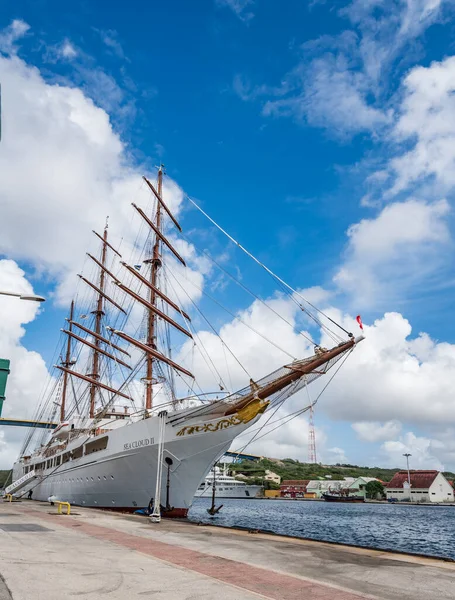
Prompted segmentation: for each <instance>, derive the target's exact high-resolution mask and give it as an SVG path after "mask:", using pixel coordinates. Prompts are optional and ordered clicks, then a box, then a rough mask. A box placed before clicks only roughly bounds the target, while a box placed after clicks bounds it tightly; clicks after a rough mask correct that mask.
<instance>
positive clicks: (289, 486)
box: [280, 479, 309, 498]
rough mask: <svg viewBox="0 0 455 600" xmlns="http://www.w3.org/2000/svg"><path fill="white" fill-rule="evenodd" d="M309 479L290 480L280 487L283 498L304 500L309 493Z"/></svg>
mask: <svg viewBox="0 0 455 600" xmlns="http://www.w3.org/2000/svg"><path fill="white" fill-rule="evenodd" d="M308 483H309V480H308V479H288V480H286V481H283V483H282V484H281V485H280V496H281V497H282V498H304V497H305V493H306V491H307V485H308Z"/></svg>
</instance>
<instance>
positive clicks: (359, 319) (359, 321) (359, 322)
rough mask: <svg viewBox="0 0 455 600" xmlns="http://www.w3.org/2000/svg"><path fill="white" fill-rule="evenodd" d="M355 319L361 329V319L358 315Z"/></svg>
mask: <svg viewBox="0 0 455 600" xmlns="http://www.w3.org/2000/svg"><path fill="white" fill-rule="evenodd" d="M355 320H356V321H357V323H358V324H359V327H360V329H361V330H362V331H363V323H362V319H361V317H360V315H357V316H356V318H355Z"/></svg>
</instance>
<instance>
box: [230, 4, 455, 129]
mask: <svg viewBox="0 0 455 600" xmlns="http://www.w3.org/2000/svg"><path fill="white" fill-rule="evenodd" d="M450 4H453V0H406V1H405V0H388V1H386V2H384V1H383V0H353V2H350V3H348V4H347V6H345V7H343V8H341V9H340V10H339V11H338V14H339V16H341V17H346V18H348V19H349V20H350V23H351V28H350V29H346V30H344V31H343V32H342V33H341V34H339V35H337V36H329V35H323V36H321V37H320V38H319V39H317V40H313V41H311V42H306V43H305V44H303V45H302V46H301V57H300V60H299V62H298V64H297V65H296V66H295V67H294V68H293V69H292V70H291V71H290V72H288V73H287V74H285V75H284V76H283V77H282V80H281V83H280V85H278V86H276V87H275V88H272V87H266V86H260V87H258V88H256V90H254V89H251V88H249V89H248V90H245V89H244V87H243V86H239V85H238V80H237V83H236V85H235V86H234V89H235V90H236V91H237V93H238V94H239V95H240V97H241V98H242V99H243V100H252V99H255V98H256V97H258V96H267V95H269V96H270V98H269V100H268V101H267V102H266V103H265V105H264V108H263V113H264V114H265V115H273V116H287V117H292V118H295V119H297V120H305V121H307V122H308V123H309V124H310V125H313V126H318V127H325V128H327V129H329V130H330V131H331V133H332V134H335V135H340V136H345V135H347V134H356V133H359V132H364V131H368V132H374V133H381V132H382V131H383V130H384V127H386V126H389V125H391V124H392V117H393V111H392V109H391V108H390V107H389V106H388V100H387V98H388V97H389V96H390V93H389V84H388V81H387V76H388V75H389V74H390V72H391V71H392V70H393V69H394V68H395V64H396V62H397V61H398V59H400V60H401V62H402V63H403V61H406V60H410V59H411V58H412V57H413V52H414V53H415V45H414V47H412V46H411V43H412V42H414V41H415V40H416V39H418V38H419V37H420V36H421V35H422V34H423V32H424V31H425V30H426V29H428V28H429V27H430V26H431V25H433V24H434V23H436V22H438V21H439V20H440V19H442V18H443V8H444V6H445V5H450ZM405 48H406V55H405V57H404V58H403V51H404V49H405ZM401 68H403V64H402V65H401ZM277 97H278V98H277Z"/></svg>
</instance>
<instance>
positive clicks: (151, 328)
mask: <svg viewBox="0 0 455 600" xmlns="http://www.w3.org/2000/svg"><path fill="white" fill-rule="evenodd" d="M162 167H163V165H160V167H159V169H158V196H159V197H160V198H161V197H162V192H163V190H162V188H163V168H162ZM155 226H156V229H157V232H158V233H160V232H161V202H160V201H159V200H157V203H156V214H155ZM160 245H161V239H160V236H159V235H158V234H156V235H155V244H154V245H153V254H152V258H149V259H148V260H147V261H145V262H149V263H150V264H151V269H150V284H151V287H150V294H149V302H150V304H152V305H153V306H156V296H157V294H156V292H155V290H154V289H153V288H157V287H158V286H157V281H158V270H159V268H160V267H161V252H160V249H161V248H160ZM155 324H156V314H155V313H154V312H153V311H151V310H149V311H148V322H147V346H150V348H152V349H153V350H156V342H155V339H156V331H155ZM146 360H147V374H146V388H145V408H146V409H147V410H150V409H151V408H152V381H153V356H152V355H151V354H147V359H146Z"/></svg>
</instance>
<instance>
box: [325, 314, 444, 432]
mask: <svg viewBox="0 0 455 600" xmlns="http://www.w3.org/2000/svg"><path fill="white" fill-rule="evenodd" d="M346 325H347V327H351V328H352V324H350V323H348V322H346ZM364 327H365V331H366V339H365V341H363V342H362V343H361V345H360V346H359V348H358V349H357V350H356V351H355V352H354V353H353V355H352V357H351V358H350V359H349V360H348V361H347V362H346V364H345V365H344V367H343V369H341V371H340V373H339V374H338V375H337V386H336V389H334V387H332V386H331V387H329V388H328V389H327V392H326V394H325V397H324V401H323V402H322V403H321V405H320V408H319V410H321V409H323V410H325V411H326V412H327V414H328V415H329V416H330V417H331V418H332V419H339V420H344V421H347V422H360V421H368V422H369V421H379V422H384V421H390V420H397V421H400V422H401V423H406V424H407V425H409V424H411V425H416V426H418V427H419V428H429V427H435V428H436V429H437V430H439V431H442V430H444V428H445V426H446V424H447V423H450V422H452V421H453V420H454V419H455V398H454V396H453V393H452V383H451V382H452V381H453V378H454V377H455V345H453V344H449V343H446V342H437V341H434V340H430V338H429V337H428V336H422V334H421V335H420V336H417V337H414V338H412V337H411V333H412V328H411V325H410V323H409V322H408V321H407V320H406V319H405V318H404V317H403V316H402V315H401V314H398V313H386V314H385V315H384V317H383V318H381V319H377V320H376V321H375V322H374V323H373V324H372V325H371V326H368V325H364ZM421 338H423V343H422V339H421ZM435 437H437V436H435Z"/></svg>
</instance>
